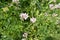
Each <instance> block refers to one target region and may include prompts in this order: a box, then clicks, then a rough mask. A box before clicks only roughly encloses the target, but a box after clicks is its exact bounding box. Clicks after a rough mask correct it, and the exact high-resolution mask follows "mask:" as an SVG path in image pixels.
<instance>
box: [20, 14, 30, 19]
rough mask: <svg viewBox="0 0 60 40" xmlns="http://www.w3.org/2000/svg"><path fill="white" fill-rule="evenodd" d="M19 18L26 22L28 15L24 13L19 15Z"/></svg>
mask: <svg viewBox="0 0 60 40" xmlns="http://www.w3.org/2000/svg"><path fill="white" fill-rule="evenodd" d="M19 16H20V17H21V19H22V20H26V19H27V18H28V17H29V16H28V14H26V13H21V14H20V15H19Z"/></svg>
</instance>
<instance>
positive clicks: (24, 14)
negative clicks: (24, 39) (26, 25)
mask: <svg viewBox="0 0 60 40" xmlns="http://www.w3.org/2000/svg"><path fill="white" fill-rule="evenodd" d="M19 16H20V19H22V20H27V19H28V17H29V16H28V14H27V13H21V14H20V15H19ZM30 21H31V22H32V23H35V22H36V18H34V17H32V18H30Z"/></svg>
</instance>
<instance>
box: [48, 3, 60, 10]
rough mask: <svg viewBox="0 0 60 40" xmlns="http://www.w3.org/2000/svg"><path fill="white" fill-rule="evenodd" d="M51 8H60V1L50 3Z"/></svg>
mask: <svg viewBox="0 0 60 40" xmlns="http://www.w3.org/2000/svg"><path fill="white" fill-rule="evenodd" d="M49 8H50V9H51V10H53V9H57V8H60V3H58V4H56V5H54V4H50V5H49Z"/></svg>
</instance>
